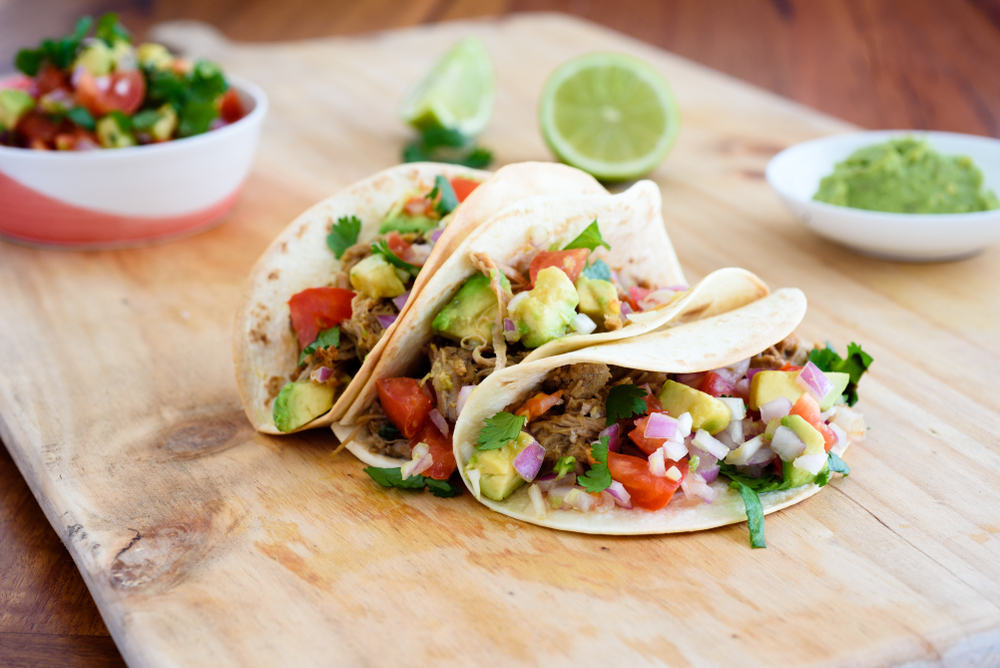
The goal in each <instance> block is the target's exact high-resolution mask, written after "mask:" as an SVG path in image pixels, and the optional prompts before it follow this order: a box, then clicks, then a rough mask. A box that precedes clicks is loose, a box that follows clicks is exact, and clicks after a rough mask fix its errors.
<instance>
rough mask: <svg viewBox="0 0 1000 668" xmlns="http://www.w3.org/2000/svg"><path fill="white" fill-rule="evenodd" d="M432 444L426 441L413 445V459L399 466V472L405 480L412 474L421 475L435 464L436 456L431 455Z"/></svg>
mask: <svg viewBox="0 0 1000 668" xmlns="http://www.w3.org/2000/svg"><path fill="white" fill-rule="evenodd" d="M430 450H431V449H430V446H428V445H427V444H426V443H417V444H416V445H415V446H413V452H412V453H411V456H412V457H413V459H411V460H410V461H408V462H406V463H405V464H403V465H402V466H401V467H400V468H399V474H400V476H402V478H403V480H406V479H407V478H409V477H410V476H415V475H420V474H421V473H423V472H424V471H426V470H427V469H429V468H430V467H431V466H433V465H434V457H432V456H431V452H430Z"/></svg>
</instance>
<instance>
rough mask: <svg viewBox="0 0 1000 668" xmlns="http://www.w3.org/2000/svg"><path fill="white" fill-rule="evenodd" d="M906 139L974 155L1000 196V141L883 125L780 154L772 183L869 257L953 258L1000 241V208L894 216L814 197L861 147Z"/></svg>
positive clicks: (804, 216) (810, 219)
mask: <svg viewBox="0 0 1000 668" xmlns="http://www.w3.org/2000/svg"><path fill="white" fill-rule="evenodd" d="M901 138H914V139H918V140H927V142H928V143H929V144H930V146H931V148H933V149H934V150H935V151H937V153H939V154H941V155H943V156H968V157H969V158H971V159H972V162H973V164H974V165H975V166H976V167H977V168H978V169H979V170H980V171H981V172H982V174H983V185H984V187H985V188H987V189H989V190H992V191H993V193H1000V140H997V139H993V138H990V137H978V136H975V135H965V134H958V133H952V132H918V131H913V130H881V131H866V132H851V133H847V134H840V135H833V136H830V137H822V138H820V139H813V140H811V141H806V142H802V143H800V144H796V145H794V146H792V147H790V148H787V149H785V150H784V151H782V152H781V153H779V154H778V155H776V156H775V157H774V158H772V159H771V161H770V162H769V163H768V165H767V181H768V183H770V184H771V187H772V188H774V191H775V192H776V193H778V195H779V196H780V197H781V199H782V200H783V201H784V202H785V204H786V205H787V206H788V208H789V209H790V210H791V211H792V213H794V214H795V216H796V217H797V218H798V219H799V220H801V221H802V222H803V223H805V224H806V226H808V227H809V228H810V229H812V230H813V231H815V232H816V233H817V234H820V235H822V236H824V237H826V238H828V239H831V240H833V241H836V242H839V243H841V244H844V245H845V246H849V247H851V248H854V249H855V250H858V251H860V252H862V253H866V254H869V255H874V256H877V257H883V258H888V259H895V260H910V261H936V260H950V259H957V258H961V257H966V256H968V255H971V254H973V253H976V252H978V251H980V250H982V249H983V248H984V247H986V246H988V245H990V244H992V243H994V242H997V241H1000V209H993V210H988V211H974V212H967V213H889V212H883V211H871V210H867V209H856V208H851V207H849V206H839V205H834V204H828V203H826V202H820V201H816V200H814V199H813V196H814V195H815V194H816V193H817V191H818V190H819V187H820V181H821V180H822V179H823V178H824V177H826V176H829V175H830V174H832V173H833V172H834V167H835V166H836V165H837V164H838V163H840V162H842V161H844V160H846V159H847V158H848V157H849V156H850V155H851V154H853V153H854V152H855V151H857V150H858V149H862V148H865V147H868V146H872V145H876V144H883V143H885V142H887V141H889V140H891V139H901Z"/></svg>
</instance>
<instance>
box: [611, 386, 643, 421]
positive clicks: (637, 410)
mask: <svg viewBox="0 0 1000 668" xmlns="http://www.w3.org/2000/svg"><path fill="white" fill-rule="evenodd" d="M647 394H649V392H647V391H646V389H645V388H642V387H638V386H637V385H630V384H628V383H625V384H622V385H615V386H614V387H612V388H611V391H610V392H608V399H607V402H605V406H604V407H605V412H606V413H607V414H608V418H607V426H609V427H610V426H611V425H613V424H614V423H615V422H618V421H619V420H624V419H625V418H630V417H632V416H633V415H641V414H642V413H645V412H646V402H645V397H646V395H647Z"/></svg>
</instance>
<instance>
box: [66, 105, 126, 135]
mask: <svg viewBox="0 0 1000 668" xmlns="http://www.w3.org/2000/svg"><path fill="white" fill-rule="evenodd" d="M138 115H139V114H136V116H138ZM66 118H68V119H69V120H71V121H73V122H74V123H76V124H77V125H79V126H80V127H81V128H83V129H85V130H93V129H94V128H96V127H97V121H95V120H94V117H93V116H91V114H90V112H89V111H87V108H86V107H73V108H72V109H70V110H69V111H68V112H66Z"/></svg>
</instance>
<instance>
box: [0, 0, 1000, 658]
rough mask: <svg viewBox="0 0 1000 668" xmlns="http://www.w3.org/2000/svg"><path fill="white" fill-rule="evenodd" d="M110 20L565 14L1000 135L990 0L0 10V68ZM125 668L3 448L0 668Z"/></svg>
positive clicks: (239, 36) (4, 5)
mask: <svg viewBox="0 0 1000 668" xmlns="http://www.w3.org/2000/svg"><path fill="white" fill-rule="evenodd" d="M105 11H117V12H119V13H120V14H121V15H122V18H123V19H124V21H125V23H126V25H127V26H129V27H130V28H131V29H132V30H133V31H134V32H135V33H136V35H137V36H138V37H139V38H141V37H142V35H143V34H144V33H145V32H146V31H147V30H148V28H149V27H150V26H151V25H153V24H154V23H156V22H158V21H164V20H170V19H180V18H186V19H198V20H201V21H206V22H208V23H211V24H214V25H215V26H217V27H218V28H219V29H220V30H222V32H223V33H225V34H226V35H227V36H228V37H230V38H232V39H236V40H243V41H275V40H290V39H300V38H307V37H318V36H324V35H344V34H352V33H362V32H371V31H376V30H386V29H391V28H398V27H403V26H412V25H419V24H424V23H432V22H436V21H447V20H452V19H461V18H473V17H483V16H503V15H505V14H509V13H512V12H526V11H561V12H567V13H570V14H574V15H577V16H581V17H583V18H586V19H589V20H592V21H595V22H597V23H601V24H603V25H605V26H608V27H610V28H613V29H615V30H619V31H621V32H623V33H626V34H629V35H632V36H633V37H637V38H639V39H642V40H644V41H646V42H648V43H650V44H654V45H656V46H659V47H662V48H664V49H667V50H669V51H672V52H674V53H677V54H679V55H681V56H684V57H687V58H690V59H692V60H694V61H697V62H699V63H702V64H704V65H708V66H709V67H713V68H715V69H718V70H721V71H723V72H726V73H728V74H731V75H733V76H736V77H739V78H741V79H743V80H745V81H748V82H750V83H752V84H756V85H758V86H761V87H763V88H767V89H769V90H772V91H774V92H776V93H778V94H780V95H784V96H786V97H789V98H792V99H794V100H797V101H799V102H802V103H803V104H806V105H809V106H811V107H814V108H816V109H819V110H821V111H824V112H826V113H828V114H831V115H834V116H839V117H841V118H843V119H846V120H848V121H851V122H853V123H856V124H858V125H861V126H864V127H867V128H871V129H881V128H915V129H932V130H948V131H953V132H967V133H973V134H981V135H991V136H994V137H1000V0H612V1H609V2H596V1H591V2H588V1H587V0H562V1H559V0H411V1H409V2H395V1H393V0H338V1H332V2H323V1H322V0H280V2H275V1H274V0H180V1H177V2H157V1H156V0H110V1H102V0H65V1H63V2H57V1H56V0H0V73H2V72H5V71H8V70H11V69H13V68H12V67H11V66H10V65H9V64H10V63H11V62H12V60H13V57H14V54H15V53H16V51H17V49H19V48H21V47H23V46H31V45H34V44H36V43H37V42H38V41H39V40H40V39H41V38H42V37H46V36H55V35H61V34H62V33H64V32H66V31H68V29H69V28H70V27H71V26H72V24H73V22H74V21H75V19H76V18H77V17H78V16H80V15H83V14H92V15H97V14H100V13H103V12H105ZM0 372H2V371H0ZM122 665H124V663H123V662H122V659H121V656H120V655H119V654H118V651H117V649H116V648H115V646H114V643H113V642H112V641H111V639H110V637H109V636H108V632H107V629H106V628H105V626H104V623H103V622H102V621H101V618H100V615H99V614H98V612H97V608H96V606H95V605H94V602H93V600H92V599H91V597H90V594H89V593H88V592H87V589H86V586H85V585H84V583H83V580H82V579H81V577H80V575H79V573H78V572H77V570H76V567H75V565H74V564H73V561H72V560H71V558H70V556H69V554H68V552H67V551H66V549H65V548H64V547H63V545H62V543H61V542H60V539H59V537H58V535H57V534H56V533H55V531H54V530H53V529H52V528H51V527H50V526H49V524H48V522H47V521H46V519H45V516H44V515H43V514H42V511H41V509H40V508H39V507H38V504H37V503H36V502H35V500H34V498H33V497H32V495H31V492H30V490H29V489H28V487H27V485H26V484H25V482H24V480H23V479H22V477H21V475H20V473H19V472H18V470H17V468H16V467H15V465H14V463H13V461H12V460H11V458H10V455H9V454H8V453H7V450H6V448H0V666H5V667H6V666H10V667H15V666H38V667H45V666H59V667H60V668H73V667H88V668H89V667H91V666H93V667H97V666H102V667H103V666H122Z"/></svg>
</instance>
